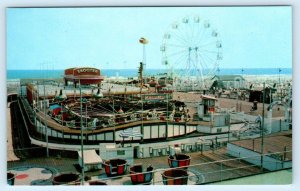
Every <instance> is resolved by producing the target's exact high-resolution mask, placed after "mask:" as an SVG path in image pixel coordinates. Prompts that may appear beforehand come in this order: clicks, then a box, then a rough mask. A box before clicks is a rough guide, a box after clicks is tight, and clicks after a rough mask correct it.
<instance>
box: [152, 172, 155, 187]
mask: <svg viewBox="0 0 300 191" xmlns="http://www.w3.org/2000/svg"><path fill="white" fill-rule="evenodd" d="M152 173H153V178H152V181H153V182H152V184H153V185H155V172H154V171H152Z"/></svg>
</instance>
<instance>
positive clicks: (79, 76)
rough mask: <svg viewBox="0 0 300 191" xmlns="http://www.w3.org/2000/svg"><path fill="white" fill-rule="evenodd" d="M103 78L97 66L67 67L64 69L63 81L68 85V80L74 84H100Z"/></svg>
mask: <svg viewBox="0 0 300 191" xmlns="http://www.w3.org/2000/svg"><path fill="white" fill-rule="evenodd" d="M103 79H104V77H103V76H101V74H100V70H99V69H97V68H88V67H86V68H68V69H66V70H65V75H64V82H65V85H66V86H67V85H68V82H73V84H74V85H75V87H76V85H77V84H78V83H80V84H81V85H89V84H98V86H100V84H101V81H102V80H103Z"/></svg>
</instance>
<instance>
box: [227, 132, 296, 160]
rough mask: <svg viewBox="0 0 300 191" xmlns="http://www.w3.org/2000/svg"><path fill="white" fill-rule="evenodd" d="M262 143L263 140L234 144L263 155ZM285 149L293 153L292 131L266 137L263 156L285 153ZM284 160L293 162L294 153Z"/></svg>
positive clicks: (257, 139) (250, 140) (242, 141)
mask: <svg viewBox="0 0 300 191" xmlns="http://www.w3.org/2000/svg"><path fill="white" fill-rule="evenodd" d="M261 141H262V140H261V138H256V139H247V140H241V141H234V142H232V144H234V145H237V146H240V147H243V148H246V149H249V150H251V151H255V152H257V153H261ZM285 149H286V150H287V151H291V150H292V149H293V146H292V132H291V131H287V132H282V133H280V134H276V135H271V136H266V137H264V150H263V154H268V153H276V152H284V151H285ZM284 160H285V161H289V160H292V152H287V153H286V157H285V159H284Z"/></svg>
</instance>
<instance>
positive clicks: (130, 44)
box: [6, 6, 292, 69]
mask: <svg viewBox="0 0 300 191" xmlns="http://www.w3.org/2000/svg"><path fill="white" fill-rule="evenodd" d="M196 15H197V16H199V18H201V20H208V21H209V22H210V24H211V27H212V28H213V29H216V30H217V31H218V33H219V34H220V35H219V38H220V40H221V42H222V57H223V59H222V60H220V62H219V64H220V68H260V67H263V68H291V67H292V16H291V15H292V9H291V7H289V6H273V7H268V6H265V7H255V6H253V7H177V8H175V7H171V8H167V7H152V8H145V7H144V8H141V7H138V8H136V7H131V8H130V7H127V8H124V7H123V8H121V7H119V8H8V9H7V10H6V16H7V17H6V18H7V69H41V68H46V67H47V68H49V69H65V68H68V67H79V66H91V67H97V68H100V69H101V68H102V69H135V68H137V67H138V64H139V62H140V61H142V59H143V46H142V45H141V44H140V43H139V42H138V40H139V38H141V37H145V38H147V39H148V40H149V43H148V44H147V45H146V61H147V62H146V63H147V68H165V66H164V65H163V64H162V53H161V51H160V47H161V45H162V44H163V36H164V34H165V33H167V31H170V29H171V27H172V23H174V21H178V22H181V21H182V18H184V17H186V16H188V17H194V16H196ZM186 38H189V37H188V36H187V37H186ZM182 64H185V63H182ZM206 64H207V65H209V64H214V63H206ZM183 67H184V66H183Z"/></svg>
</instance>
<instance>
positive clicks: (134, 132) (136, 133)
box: [120, 129, 143, 138]
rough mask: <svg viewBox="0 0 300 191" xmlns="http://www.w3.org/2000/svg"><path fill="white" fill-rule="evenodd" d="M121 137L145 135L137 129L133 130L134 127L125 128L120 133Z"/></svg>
mask: <svg viewBox="0 0 300 191" xmlns="http://www.w3.org/2000/svg"><path fill="white" fill-rule="evenodd" d="M120 137H123V138H128V137H129V138H133V137H143V135H142V134H141V133H140V132H139V131H137V130H133V129H125V130H123V131H122V132H121V133H120Z"/></svg>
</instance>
